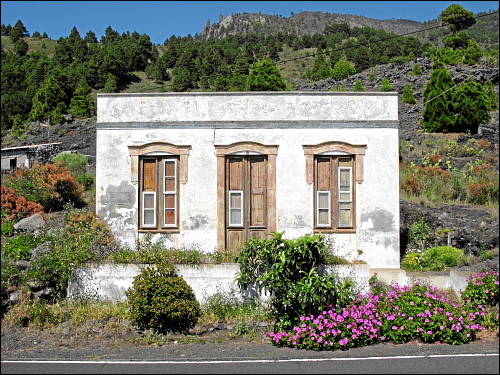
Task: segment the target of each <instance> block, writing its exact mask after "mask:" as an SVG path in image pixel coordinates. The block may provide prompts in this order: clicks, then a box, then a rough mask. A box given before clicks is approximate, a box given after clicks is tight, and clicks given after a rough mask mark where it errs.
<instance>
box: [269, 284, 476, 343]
mask: <svg viewBox="0 0 500 375" xmlns="http://www.w3.org/2000/svg"><path fill="white" fill-rule="evenodd" d="M481 314H482V312H481V311H475V312H468V311H465V310H464V309H462V308H461V307H460V306H458V305H456V304H454V303H452V302H450V301H449V300H448V299H447V298H446V296H445V293H444V292H443V291H439V290H438V289H437V288H433V287H430V286H425V285H421V284H420V283H418V282H417V283H415V284H414V285H412V286H404V287H400V286H399V285H397V284H395V285H394V286H392V287H391V289H390V290H389V291H388V292H386V293H385V292H381V293H378V294H373V293H368V294H366V295H359V296H358V298H357V299H356V300H355V301H354V302H353V303H352V304H351V305H350V306H348V307H344V308H343V309H342V310H340V311H335V309H333V308H330V309H327V310H325V311H323V312H321V313H320V314H319V315H312V314H311V315H304V316H301V317H300V322H299V324H297V325H295V326H294V327H293V328H292V329H290V330H288V331H281V332H270V333H269V334H268V335H269V337H270V338H271V340H272V344H273V345H276V346H284V347H292V348H297V349H312V350H337V349H341V350H345V349H348V348H354V347H360V346H366V345H372V344H376V343H380V342H392V343H404V342H409V341H411V340H419V341H422V342H428V343H431V342H441V343H448V344H464V343H467V342H470V341H473V340H474V339H475V337H476V335H477V332H478V331H479V330H481V329H482V327H481V326H480V325H479V324H478V322H477V321H478V320H479V319H480V318H479V317H480V316H481Z"/></svg>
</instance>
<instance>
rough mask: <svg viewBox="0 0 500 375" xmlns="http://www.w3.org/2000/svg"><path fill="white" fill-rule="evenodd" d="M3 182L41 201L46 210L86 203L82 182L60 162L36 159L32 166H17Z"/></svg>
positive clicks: (24, 194)
mask: <svg viewBox="0 0 500 375" xmlns="http://www.w3.org/2000/svg"><path fill="white" fill-rule="evenodd" d="M4 184H5V185H6V186H8V187H10V188H13V189H14V190H15V191H16V192H17V194H19V195H22V196H23V197H25V198H26V199H27V200H30V201H33V202H36V203H39V204H41V205H42V206H43V207H44V209H45V210H46V211H47V212H50V211H58V210H62V209H63V208H64V205H65V204H66V203H71V204H73V205H74V206H75V207H83V206H84V205H85V201H84V200H83V192H84V189H83V186H82V185H81V184H79V183H78V182H76V181H75V177H74V176H73V175H72V174H71V173H70V172H69V170H68V169H67V168H66V167H64V166H62V165H60V164H58V165H55V164H45V165H40V164H38V163H36V162H35V163H34V164H33V166H32V167H31V168H24V167H23V168H19V169H16V170H15V171H14V172H13V173H12V174H11V175H9V176H8V177H7V178H6V181H5V182H4Z"/></svg>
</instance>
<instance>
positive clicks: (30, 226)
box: [14, 214, 45, 232]
mask: <svg viewBox="0 0 500 375" xmlns="http://www.w3.org/2000/svg"><path fill="white" fill-rule="evenodd" d="M44 225H45V220H44V219H43V216H42V215H40V214H34V215H31V216H29V217H25V218H24V219H22V220H20V221H18V222H17V223H16V224H14V229H15V230H20V231H25V232H33V231H35V230H37V229H39V228H41V227H43V226H44Z"/></svg>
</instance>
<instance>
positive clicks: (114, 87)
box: [102, 74, 118, 93]
mask: <svg viewBox="0 0 500 375" xmlns="http://www.w3.org/2000/svg"><path fill="white" fill-rule="evenodd" d="M102 92H110V93H113V92H118V79H117V78H116V76H114V75H113V74H109V75H108V78H106V83H105V84H104V88H103V89H102Z"/></svg>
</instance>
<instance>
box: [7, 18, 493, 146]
mask: <svg viewBox="0 0 500 375" xmlns="http://www.w3.org/2000/svg"><path fill="white" fill-rule="evenodd" d="M475 20H476V22H475V23H474V24H472V25H468V30H467V32H469V33H470V35H471V37H469V34H467V35H466V36H464V35H462V34H463V31H462V32H461V33H462V34H460V33H459V35H458V36H456V35H455V34H454V31H453V30H451V29H449V27H447V25H446V24H443V23H442V20H439V19H436V20H435V21H432V22H428V23H424V24H422V23H418V22H414V21H409V20H389V21H379V20H373V19H369V18H365V17H360V16H351V15H335V14H324V13H321V12H315V13H313V12H303V13H300V14H296V15H292V16H290V17H288V18H287V17H282V16H269V15H262V14H237V15H231V16H228V17H226V18H224V19H221V20H220V22H219V23H218V24H214V25H210V24H209V23H208V24H207V25H206V27H205V29H204V30H203V32H202V33H201V34H196V35H195V36H194V37H192V36H187V37H176V36H175V35H174V36H171V37H169V38H168V39H166V40H165V42H164V44H163V45H153V44H152V43H151V41H150V38H149V36H148V35H146V34H139V33H137V32H132V33H130V32H128V31H127V32H123V33H120V32H118V31H116V30H113V29H112V28H111V27H108V28H107V29H106V30H105V35H104V36H103V37H102V38H101V39H100V40H97V38H96V35H95V33H94V32H93V31H91V30H90V31H87V32H86V34H85V35H83V34H81V30H77V28H76V27H74V28H73V29H72V31H71V33H70V35H69V36H68V37H66V38H60V39H58V40H51V39H50V38H49V37H48V36H47V34H46V33H45V32H43V31H42V30H40V31H34V32H33V33H30V31H29V30H27V29H26V28H25V26H24V25H23V23H22V20H19V21H18V22H17V23H16V24H15V25H13V26H11V25H2V29H1V35H2V51H1V53H2V76H1V77H2V86H1V93H2V99H1V100H2V102H1V111H2V112H1V118H2V120H1V121H2V122H1V130H2V144H4V139H3V138H4V136H5V135H6V131H7V130H11V131H10V132H9V133H10V135H12V136H13V138H16V137H23V135H24V134H25V133H26V131H27V130H28V128H29V123H31V122H33V121H41V122H45V123H49V124H51V125H56V124H60V123H62V122H64V121H65V118H66V117H67V116H68V115H70V116H72V117H73V118H89V117H92V116H93V115H94V114H95V93H96V92H129V91H135V92H144V91H150V92H161V91H178V92H182V91H242V90H251V89H256V88H255V87H253V88H252V87H250V86H249V85H248V77H249V75H250V74H251V72H252V69H253V68H255V64H257V63H259V62H260V61H261V60H263V59H265V58H268V59H270V60H271V61H272V62H273V63H274V64H275V65H276V67H277V68H278V69H279V71H280V74H281V75H282V76H283V78H284V80H285V82H286V87H285V88H283V89H295V88H296V87H297V84H298V82H302V81H303V80H306V81H307V82H309V83H312V82H315V81H320V80H323V79H327V78H332V79H334V80H341V79H344V78H346V77H348V76H352V75H353V74H356V73H361V72H363V71H367V70H369V69H372V68H374V67H375V66H377V65H381V64H388V63H394V64H400V65H402V66H403V65H405V64H409V63H411V62H412V61H414V60H415V59H416V58H420V57H431V58H432V59H433V60H434V61H440V62H442V63H445V64H451V65H457V64H458V65H460V64H463V63H466V64H468V65H471V64H472V65H473V64H476V63H477V62H479V60H484V61H488V62H489V63H491V64H493V65H495V64H496V66H497V67H498V33H496V34H495V32H494V31H493V30H497V26H498V11H494V12H491V13H488V14H486V13H484V14H478V15H476V16H475ZM417 30H423V31H421V32H416V31H417ZM399 34H405V35H404V36H400V35H399ZM472 35H474V37H472ZM495 35H496V38H495ZM446 40H448V42H447V43H446V42H445V43H443V41H446ZM484 83H485V82H481V84H484ZM274 89H276V88H274ZM341 89H342V88H341ZM9 138H10V139H12V138H11V137H9Z"/></svg>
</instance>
